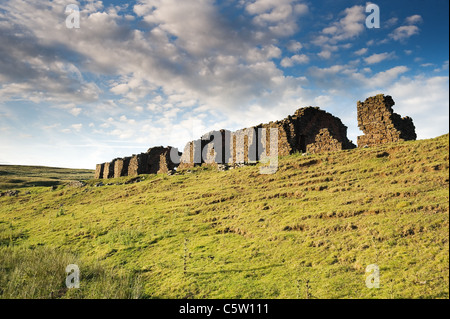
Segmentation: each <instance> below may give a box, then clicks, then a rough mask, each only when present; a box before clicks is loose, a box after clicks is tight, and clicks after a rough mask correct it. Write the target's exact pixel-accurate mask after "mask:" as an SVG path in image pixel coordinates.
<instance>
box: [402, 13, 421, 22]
mask: <svg viewBox="0 0 450 319" xmlns="http://www.w3.org/2000/svg"><path fill="white" fill-rule="evenodd" d="M405 22H406V23H407V24H417V23H421V22H423V19H422V17H421V16H420V15H418V14H415V15H412V16H410V17H407V18H406V19H405Z"/></svg>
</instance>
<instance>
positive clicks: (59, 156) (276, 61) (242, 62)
mask: <svg viewBox="0 0 450 319" xmlns="http://www.w3.org/2000/svg"><path fill="white" fill-rule="evenodd" d="M374 3H375V4H377V5H378V6H379V8H380V12H381V16H380V28H379V29H368V28H367V27H366V24H365V21H366V17H367V16H368V15H369V13H366V10H365V8H366V6H367V5H368V4H369V2H365V1H345V0H322V1H320V0H319V1H302V0H224V1H213V0H183V1H181V0H142V1H129V2H124V1H103V2H102V1H78V2H77V1H62V0H54V1H44V0H37V1H24V0H6V1H2V2H1V3H0V164H22V165H46V166H59V167H73V168H94V167H95V164H96V163H100V162H105V161H109V160H111V159H113V158H115V157H120V156H127V155H131V154H136V153H140V152H145V151H146V150H147V149H148V148H149V147H152V146H159V145H164V146H165V145H172V146H176V147H179V148H180V149H182V148H183V147H184V145H185V143H186V142H187V141H189V140H191V139H194V138H199V137H200V136H201V135H202V134H203V133H205V132H208V131H210V130H213V129H221V128H226V129H230V130H234V129H239V128H243V127H248V126H252V125H256V124H259V123H264V122H269V121H272V120H278V119H282V118H284V117H286V116H287V115H290V114H293V113H294V112H295V110H296V109H298V108H300V107H304V106H310V105H311V106H319V107H321V108H322V109H324V110H326V111H328V112H330V113H332V114H333V115H335V116H338V117H340V118H341V120H342V121H343V122H344V124H345V125H347V126H348V135H349V138H350V139H351V140H353V141H356V137H357V136H358V135H361V134H362V133H361V132H360V131H359V129H358V127H357V121H356V102H357V101H358V100H364V99H365V98H367V97H368V96H371V95H374V94H377V93H385V94H389V95H392V97H393V98H394V100H395V102H396V105H395V106H394V111H395V112H397V113H399V114H401V115H402V116H411V117H412V118H413V120H414V124H415V126H416V132H417V134H418V138H420V139H424V138H432V137H435V136H438V135H441V134H445V133H448V131H449V124H448V114H449V89H448V86H449V68H448V63H449V62H448V60H449V42H448V41H449V40H448V38H449V16H448V12H449V2H448V1H447V0H431V1H426V2H425V1H420V0H414V1H378V2H374ZM69 4H76V5H78V7H79V9H80V28H79V29H75V28H73V29H68V28H67V27H66V23H65V20H66V17H67V14H66V13H65V8H66V6H67V5H69Z"/></svg>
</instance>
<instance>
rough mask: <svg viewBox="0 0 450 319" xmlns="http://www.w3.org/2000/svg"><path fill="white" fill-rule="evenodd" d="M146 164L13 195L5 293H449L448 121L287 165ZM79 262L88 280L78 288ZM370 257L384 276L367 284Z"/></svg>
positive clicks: (3, 241)
mask: <svg viewBox="0 0 450 319" xmlns="http://www.w3.org/2000/svg"><path fill="white" fill-rule="evenodd" d="M0 170H1V171H5V168H4V166H2V167H1V168H0ZM58 172H60V171H57V172H55V174H56V175H53V176H52V177H56V178H57V179H55V181H59V182H61V181H66V180H70V179H73V178H81V176H86V177H88V176H90V175H89V174H92V173H91V172H90V171H85V173H82V172H79V175H77V174H78V173H77V172H75V171H73V170H69V171H68V174H69V175H67V176H64V177H61V175H59V174H57V173H58ZM20 174H22V175H18V176H17V177H15V176H13V175H2V176H1V177H2V178H5V176H9V177H8V178H10V179H13V178H17V179H20V180H23V181H24V182H27V178H28V177H26V176H27V173H26V171H22V173H20ZM84 174H86V175H84ZM33 176H35V175H33ZM141 177H142V178H143V180H142V181H141V182H139V183H133V184H124V183H125V182H127V181H129V180H130V179H131V178H130V177H122V178H120V179H109V180H104V181H101V180H100V181H99V180H89V181H87V186H84V187H73V186H69V185H60V186H58V187H57V188H56V189H54V190H52V188H50V187H28V188H23V189H20V193H19V194H18V195H17V196H3V197H1V198H0V256H1V258H0V287H1V289H0V296H1V297H3V298H11V297H12V298H16V297H26V298H50V297H51V298H74V297H77V298H87V297H98V298H102V297H105V298H449V276H448V275H449V136H448V134H447V135H445V136H441V137H438V138H435V139H430V140H421V141H410V142H400V143H393V144H388V145H383V146H379V147H373V148H359V149H355V150H345V151H340V152H336V153H327V154H321V155H306V156H303V155H301V154H294V155H291V156H286V157H282V158H281V159H280V161H279V170H278V172H277V173H276V174H274V175H261V174H259V165H257V166H246V167H243V168H239V169H234V170H230V171H225V172H218V171H215V170H213V169H211V168H204V167H202V168H195V169H191V170H185V171H183V172H180V173H177V174H176V175H174V176H167V175H145V176H141ZM33 178H34V177H33ZM45 179H46V180H52V179H51V178H49V177H48V175H46V177H45ZM24 182H22V183H17V185H21V186H25V185H24V184H23V183H24ZM100 182H103V183H104V184H106V183H111V185H109V186H101V187H96V186H99V183H100ZM2 183H3V184H2V185H5V184H4V182H2ZM9 183H10V184H13V183H12V182H11V181H10V182H9ZM30 183H31V181H30ZM116 184H120V185H116ZM30 185H31V184H30ZM100 185H101V184H100ZM70 263H75V264H77V265H79V267H80V270H81V276H82V277H81V288H80V289H71V290H67V289H65V284H64V282H65V272H64V270H65V267H66V266H67V265H68V264H70ZM370 264H377V265H378V266H379V267H380V289H369V288H367V287H366V284H365V278H366V277H365V276H366V275H365V269H366V267H367V266H368V265H370Z"/></svg>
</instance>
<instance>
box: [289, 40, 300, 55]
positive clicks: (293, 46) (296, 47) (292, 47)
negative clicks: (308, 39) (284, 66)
mask: <svg viewBox="0 0 450 319" xmlns="http://www.w3.org/2000/svg"><path fill="white" fill-rule="evenodd" d="M302 48H303V45H302V44H301V43H300V42H298V41H294V40H291V41H289V43H288V45H287V49H288V51H290V52H299V51H300V50H301V49H302Z"/></svg>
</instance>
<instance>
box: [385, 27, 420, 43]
mask: <svg viewBox="0 0 450 319" xmlns="http://www.w3.org/2000/svg"><path fill="white" fill-rule="evenodd" d="M416 34H419V28H418V27H417V26H415V25H404V26H401V27H398V28H396V29H395V30H394V31H393V32H392V33H390V34H389V37H390V38H392V39H393V40H395V41H402V40H406V39H408V38H410V37H412V36H413V35H416Z"/></svg>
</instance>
